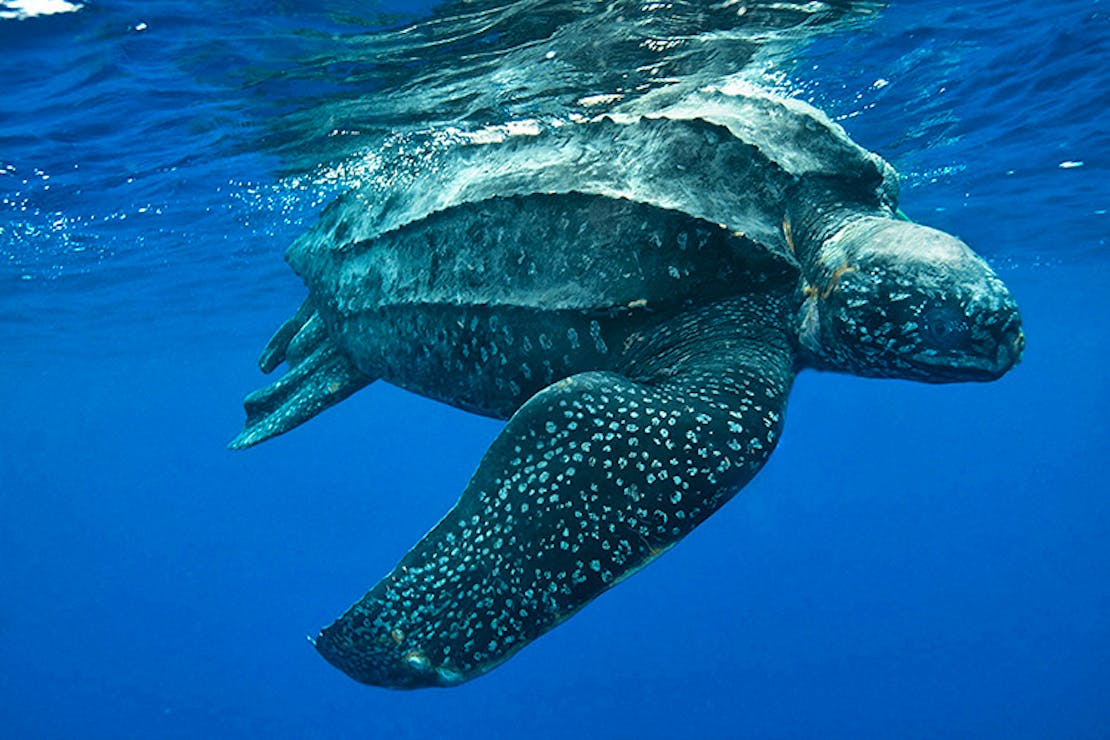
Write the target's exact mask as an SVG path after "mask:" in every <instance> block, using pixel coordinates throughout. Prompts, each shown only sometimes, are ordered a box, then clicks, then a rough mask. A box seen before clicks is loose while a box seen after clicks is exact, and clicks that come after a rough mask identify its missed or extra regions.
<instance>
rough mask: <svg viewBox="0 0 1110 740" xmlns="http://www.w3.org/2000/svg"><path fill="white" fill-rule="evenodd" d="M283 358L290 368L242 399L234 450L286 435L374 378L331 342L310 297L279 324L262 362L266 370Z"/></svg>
mask: <svg viewBox="0 0 1110 740" xmlns="http://www.w3.org/2000/svg"><path fill="white" fill-rule="evenodd" d="M282 361H285V362H288V363H289V371H288V372H287V373H285V375H283V376H282V377H281V378H280V379H279V380H278V381H277V382H276V383H273V384H271V385H268V386H266V387H265V388H260V389H259V390H257V391H255V392H253V393H251V394H250V395H249V396H247V397H246V399H245V400H244V401H243V406H244V408H245V409H246V411H247V421H246V424H245V425H244V427H243V431H242V432H240V433H239V436H237V437H236V438H235V439H233V440H232V441H231V443H230V444H229V445H228V446H229V447H230V448H231V449H233V450H238V449H243V448H244V447H251V446H252V445H256V444H258V443H259V442H264V441H265V440H267V439H269V438H270V437H275V436H277V435H279V434H284V433H285V432H288V431H289V430H290V429H292V428H293V427H296V426H298V425H300V424H302V423H303V422H305V421H308V420H309V419H311V418H312V417H313V416H315V415H316V414H318V413H320V412H321V411H323V410H324V409H326V408H328V407H329V406H333V405H335V404H337V403H339V402H340V401H342V400H343V399H344V398H347V397H348V396H350V395H351V394H352V393H354V392H355V391H357V390H359V389H360V388H362V387H364V386H366V385H367V384H369V383H370V382H371V381H372V380H373V378H371V377H369V376H367V375H366V374H365V373H363V372H362V371H360V370H359V369H358V368H357V367H356V366H355V365H354V363H353V362H351V360H350V358H348V357H347V355H346V354H345V353H344V352H343V351H342V350H341V349H339V348H338V347H337V346H336V345H335V343H334V342H332V340H331V338H330V337H329V336H328V333H327V328H326V327H325V326H324V320H323V319H322V318H320V314H319V313H317V312H316V310H315V308H313V306H312V303H311V301H310V300H308V301H305V302H304V304H303V305H302V306H301V308H300V310H298V311H297V313H296V315H295V316H293V318H291V319H289V320H288V321H286V322H285V323H284V324H282V325H281V327H280V328H279V329H278V330H277V332H276V333H275V334H274V336H273V338H272V339H270V341H269V343H267V345H266V348H265V349H264V350H263V351H262V356H261V357H260V358H259V360H258V364H259V367H261V368H262V371H263V372H267V373H268V372H271V371H272V370H273V369H274V368H276V367H277V366H278V365H280V364H281V363H282Z"/></svg>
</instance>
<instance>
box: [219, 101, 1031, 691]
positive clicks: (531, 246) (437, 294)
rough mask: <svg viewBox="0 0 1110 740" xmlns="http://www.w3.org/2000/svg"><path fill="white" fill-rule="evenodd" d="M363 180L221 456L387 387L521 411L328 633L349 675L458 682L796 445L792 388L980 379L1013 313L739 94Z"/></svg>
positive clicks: (952, 241) (307, 258) (848, 159)
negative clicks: (267, 381) (852, 380)
mask: <svg viewBox="0 0 1110 740" xmlns="http://www.w3.org/2000/svg"><path fill="white" fill-rule="evenodd" d="M457 138H458V139H459V141H458V142H456V145H455V146H452V147H446V148H443V149H442V150H441V151H440V152H439V154H437V155H435V156H433V157H431V158H430V159H429V160H428V161H427V162H425V165H424V166H421V167H410V168H409V169H410V170H412V171H411V172H410V173H409V174H408V175H406V178H400V177H398V178H397V180H396V181H395V182H393V183H391V186H390V187H389V188H388V189H385V190H379V191H370V190H368V189H367V188H363V189H356V190H353V191H351V192H349V193H347V194H346V195H344V196H342V197H340V198H339V199H338V200H337V201H336V202H335V203H333V204H332V205H331V206H329V207H328V208H327V209H326V210H325V212H324V214H323V216H322V217H321V219H320V221H319V223H318V224H317V225H316V226H315V227H314V228H313V229H312V230H311V231H310V232H308V233H307V234H306V235H305V236H303V237H301V238H300V239H299V240H298V241H297V242H295V243H294V244H293V245H292V246H291V247H290V248H289V250H288V253H287V255H286V258H287V260H288V261H289V263H290V264H291V265H292V267H293V269H294V270H296V272H297V273H298V274H299V275H300V276H301V277H302V278H303V279H304V281H305V283H306V284H307V286H308V291H309V295H308V298H307V300H306V301H305V303H304V305H303V306H302V307H301V309H300V310H299V311H298V312H297V313H296V315H295V316H294V317H293V318H292V319H290V320H289V321H288V322H286V323H285V324H284V325H283V326H282V327H281V328H280V329H279V330H278V332H277V334H276V335H275V336H274V338H273V339H272V340H271V341H270V343H269V345H268V346H267V347H266V349H265V350H264V352H263V354H262V357H261V360H260V364H261V367H262V369H263V370H264V371H266V372H269V371H271V370H273V369H274V368H275V367H277V366H278V365H279V364H280V363H281V362H282V361H285V362H287V363H288V364H289V371H288V372H287V373H286V374H285V376H284V377H282V378H281V379H280V380H279V381H277V382H276V383H274V384H273V385H271V386H269V387H267V388H264V389H262V390H260V391H256V392H255V393H253V394H251V395H250V396H249V397H248V398H247V400H246V409H247V422H246V428H245V429H244V431H243V432H242V433H241V434H240V435H239V437H237V438H236V439H235V440H234V441H233V442H232V445H231V446H232V447H234V448H240V447H247V446H250V445H253V444H256V443H258V442H261V441H263V440H265V439H267V438H268V437H271V436H273V435H276V434H281V433H283V432H285V431H288V430H289V429H291V428H293V427H294V426H296V425H298V424H300V423H301V422H303V421H305V420H306V419H308V418H310V417H311V416H313V415H314V414H316V413H318V412H319V411H321V410H322V409H324V408H326V407H328V406H330V405H332V404H334V403H336V402H338V401H340V400H342V399H343V398H345V397H346V396H348V395H350V394H351V393H353V392H354V391H356V390H358V389H359V388H361V387H363V386H365V385H366V384H368V383H370V382H372V381H373V380H377V379H381V380H385V381H387V382H390V383H394V384H396V385H399V386H401V387H404V388H407V389H410V390H412V391H415V392H417V393H420V394H422V395H425V396H430V397H432V398H435V399H439V400H441V401H445V402H447V403H450V404H452V405H454V406H458V407H461V408H464V409H467V410H470V411H474V412H477V413H481V414H486V415H489V416H493V417H498V418H503V419H508V423H507V424H506V426H505V428H504V430H503V431H502V432H501V433H500V435H499V436H498V437H497V439H496V440H495V441H494V443H493V445H492V446H491V447H490V449H489V451H488V452H487V453H486V455H485V457H484V458H483V459H482V461H481V463H480V465H479V466H478V469H477V472H475V474H474V476H473V478H472V479H471V480H470V483H469V484H468V485H467V487H466V490H465V491H463V493H462V496H461V497H460V498H459V501H458V503H457V504H456V505H455V507H454V508H453V509H451V511H450V512H448V514H447V515H446V516H445V517H444V518H443V519H442V521H440V522H439V524H437V525H436V526H435V528H434V529H432V530H431V532H429V533H428V534H427V535H426V536H425V537H424V538H423V539H422V540H420V542H419V543H417V545H416V546H415V547H414V548H413V549H412V550H411V551H410V552H409V553H408V554H407V555H406V556H405V557H404V558H403V559H402V560H401V562H400V563H399V564H398V565H397V567H396V568H395V569H394V570H393V572H392V573H390V574H389V575H388V576H386V577H385V578H384V579H382V580H381V582H379V583H378V584H377V585H376V586H374V588H373V589H371V590H370V592H369V593H367V594H366V596H364V597H363V598H362V600H360V601H359V602H358V603H356V604H355V605H354V606H352V607H351V608H350V609H349V610H348V611H347V612H346V613H345V614H344V615H343V616H341V617H340V618H339V619H338V620H337V621H336V622H335V623H333V624H332V625H330V626H329V627H327V628H325V629H324V630H323V631H322V632H320V634H319V635H318V636H317V637H316V639H315V646H316V648H317V650H318V651H319V652H320V653H321V654H322V655H323V656H324V657H325V658H327V660H329V661H330V662H332V663H333V664H334V665H336V666H337V667H339V668H341V669H342V670H344V671H345V672H347V673H348V674H349V675H350V676H352V677H353V678H355V679H357V680H359V681H362V682H365V683H370V684H376V685H380V686H387V687H392V688H417V687H424V686H449V685H454V684H458V683H460V682H462V681H466V680H468V679H471V678H474V677H475V676H478V675H480V674H482V673H484V672H486V671H488V670H490V669H491V668H493V667H495V666H497V665H498V664H500V663H501V662H503V661H504V660H506V659H507V658H509V657H510V656H511V655H513V654H514V653H515V652H516V651H517V650H519V649H520V648H522V647H523V646H524V645H526V644H528V643H529V642H530V641H532V640H534V639H536V638H537V637H538V636H540V635H541V634H543V633H544V632H546V631H548V630H550V629H551V628H553V627H555V626H556V625H558V624H559V623H560V622H562V621H563V620H565V619H567V618H568V617H570V616H571V615H572V614H574V613H575V612H577V611H578V610H579V609H580V608H582V607H583V606H584V605H585V604H587V603H588V602H589V601H590V600H592V599H593V598H595V597H596V596H598V595H599V594H600V593H602V592H603V591H605V590H607V589H609V588H611V587H612V586H614V585H616V584H617V583H619V582H620V581H621V580H623V579H624V578H627V577H628V576H629V575H631V574H633V573H635V572H636V571H638V570H639V569H640V568H642V567H644V566H645V565H646V564H647V563H649V562H651V561H652V560H653V559H655V558H656V557H658V556H659V555H660V554H661V553H663V552H665V551H667V550H668V549H669V548H671V547H673V546H674V545H675V544H676V543H677V542H678V541H679V540H681V539H682V538H683V537H684V536H685V535H687V534H688V533H689V532H690V531H691V530H693V529H694V527H696V526H697V525H698V524H699V523H701V522H702V521H703V520H705V519H706V517H708V516H709V515H710V514H712V513H713V512H714V511H716V510H717V509H718V508H719V507H720V506H721V505H722V504H723V503H724V502H726V501H727V500H728V499H729V498H730V497H732V496H733V494H735V493H736V492H737V491H738V490H740V488H742V487H743V486H744V485H745V484H746V483H747V482H748V481H749V480H751V478H752V476H754V475H755V473H756V472H757V471H758V470H759V469H760V467H761V466H762V465H763V464H764V462H765V461H766V460H767V457H768V455H769V454H770V453H771V450H772V448H773V447H774V446H775V443H776V441H777V440H778V438H779V433H780V430H781V427H782V422H783V413H784V408H785V404H786V397H787V394H788V392H789V390H790V386H791V382H792V380H793V377H794V375H795V373H796V372H798V370H799V369H801V368H807V367H808V368H818V369H823V370H836V371H843V372H850V373H855V374H858V375H866V376H878V377H894V378H909V379H914V380H921V381H926V382H948V381H961V380H991V379H994V378H998V377H999V376H1001V375H1002V374H1003V373H1005V372H1006V371H1007V370H1009V369H1010V368H1011V367H1012V366H1013V365H1014V364H1015V363H1016V362H1017V361H1018V360H1019V358H1020V356H1021V352H1022V348H1023V343H1024V338H1023V335H1022V333H1021V328H1020V323H1021V322H1020V318H1019V314H1018V309H1017V307H1016V305H1015V303H1014V300H1013V299H1012V298H1011V296H1010V293H1009V292H1008V291H1007V289H1006V287H1005V286H1004V285H1003V284H1002V282H1001V280H999V278H998V277H997V276H996V275H995V274H994V273H993V272H992V271H991V269H990V268H989V267H988V266H987V264H986V263H985V262H984V261H983V260H982V259H981V258H979V257H978V256H976V255H975V254H974V253H973V252H972V251H971V250H970V249H969V248H968V247H967V246H966V245H965V244H964V243H963V242H961V241H960V240H958V239H956V238H955V237H952V236H949V235H947V234H944V233H941V232H938V231H935V230H933V229H930V228H927V227H925V226H921V225H917V224H914V223H911V222H909V221H907V220H905V219H903V218H900V217H899V213H898V211H897V208H896V201H897V175H896V174H895V173H894V171H893V169H892V168H891V167H890V166H889V165H888V164H886V163H885V162H884V161H883V160H882V159H881V158H879V157H878V156H877V155H875V154H872V153H870V152H867V151H866V150H864V149H862V148H860V147H859V146H857V145H855V144H854V143H852V142H851V141H850V140H849V139H848V137H847V136H846V134H845V133H844V132H843V130H842V129H841V128H840V127H839V126H837V125H836V124H834V123H832V122H830V121H829V120H828V118H826V117H825V116H824V115H823V114H822V113H820V112H819V111H817V110H815V109H814V108H812V107H810V106H808V105H806V104H804V103H801V102H798V101H795V100H790V99H783V98H780V97H776V96H774V95H770V94H766V93H762V92H759V91H756V90H751V89H741V90H733V91H729V92H727V93H726V92H724V91H720V90H717V91H708V92H706V91H703V92H702V93H699V95H698V96H697V97H696V98H687V99H686V100H684V101H682V102H678V103H672V104H670V105H667V106H663V107H661V108H660V109H658V110H655V111H653V112H651V113H650V114H645V115H619V116H618V115H610V116H604V117H599V118H596V119H589V120H586V119H582V120H578V121H574V122H567V123H564V124H563V125H561V126H556V125H550V124H545V125H540V124H536V123H525V124H516V125H515V126H511V127H502V128H493V129H489V130H485V131H482V132H479V134H475V135H469V136H463V135H461V134H460V135H459V136H458V137H457Z"/></svg>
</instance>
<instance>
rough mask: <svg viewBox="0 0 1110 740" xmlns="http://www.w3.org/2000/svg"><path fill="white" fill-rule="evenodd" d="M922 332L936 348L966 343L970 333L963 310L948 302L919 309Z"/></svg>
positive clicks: (949, 347)
mask: <svg viewBox="0 0 1110 740" xmlns="http://www.w3.org/2000/svg"><path fill="white" fill-rule="evenodd" d="M921 324H922V330H921V331H922V334H923V336H924V337H925V340H926V341H927V342H928V343H929V344H930V345H931V346H933V347H936V348H938V349H952V348H954V347H959V346H961V345H963V344H966V343H967V340H968V337H969V336H970V335H971V327H970V326H968V322H967V317H966V316H964V313H963V311H961V310H959V309H958V308H957V307H955V306H953V305H951V304H948V303H942V304H933V305H926V306H925V308H924V309H923V310H922V311H921Z"/></svg>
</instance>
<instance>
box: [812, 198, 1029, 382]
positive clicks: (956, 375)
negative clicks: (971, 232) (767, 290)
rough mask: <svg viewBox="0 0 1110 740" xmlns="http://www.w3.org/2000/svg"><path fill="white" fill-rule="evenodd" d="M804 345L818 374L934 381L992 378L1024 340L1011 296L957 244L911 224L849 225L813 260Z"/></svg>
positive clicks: (872, 220) (1016, 355)
mask: <svg viewBox="0 0 1110 740" xmlns="http://www.w3.org/2000/svg"><path fill="white" fill-rule="evenodd" d="M806 277H807V279H806V281H805V284H804V286H803V288H802V291H803V301H802V309H801V312H800V314H799V327H798V329H799V331H798V337H799V341H800V344H801V347H802V351H803V355H804V356H805V357H806V359H807V360H808V361H809V362H810V363H811V364H813V365H814V366H816V367H819V368H824V369H829V370H839V371H843V372H850V373H854V374H857V375H865V376H872V377H889V378H904V379H907V380H919V381H925V382H929V383H947V382H956V381H966V380H980V381H985V380H994V379H996V378H999V377H1001V376H1002V375H1004V374H1005V373H1006V371H1008V370H1009V369H1010V368H1012V367H1013V366H1014V365H1016V364H1017V362H1018V361H1019V360H1020V359H1021V353H1022V349H1023V348H1024V344H1025V338H1024V336H1023V334H1022V332H1021V316H1020V314H1019V313H1018V308H1017V304H1016V303H1015V302H1014V299H1013V297H1012V296H1011V295H1010V292H1009V290H1007V289H1006V286H1005V285H1004V284H1003V283H1002V281H1001V280H1000V279H999V278H998V276H997V275H995V274H994V272H993V271H992V270H991V268H990V267H988V266H987V263H986V262H984V261H983V260H982V258H980V257H979V256H978V255H976V254H975V253H974V252H972V251H971V249H970V248H969V247H968V246H967V245H966V244H964V243H963V242H962V241H960V240H959V239H956V238H955V237H953V236H950V235H948V234H945V233H943V232H940V231H937V230H935V229H930V228H928V227H925V226H921V225H918V224H914V223H911V222H908V221H897V220H894V219H890V218H878V217H870V216H869V217H865V218H860V219H856V220H853V221H850V222H848V223H847V225H845V226H843V227H842V228H841V229H839V230H838V231H837V232H836V233H835V234H833V235H832V236H831V237H830V238H829V239H827V240H826V241H825V242H824V243H823V244H822V245H821V246H820V248H819V249H818V250H817V252H816V253H815V254H814V259H813V260H812V261H811V263H810V266H809V269H808V270H807V276H806Z"/></svg>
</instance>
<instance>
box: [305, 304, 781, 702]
mask: <svg viewBox="0 0 1110 740" xmlns="http://www.w3.org/2000/svg"><path fill="white" fill-rule="evenodd" d="M707 314H709V316H708V320H707V321H705V322H702V323H701V324H698V323H696V322H687V323H682V322H678V323H677V324H676V325H675V326H672V327H671V329H672V331H670V332H669V334H670V338H671V340H672V341H670V342H669V343H666V344H667V346H666V348H664V349H661V350H659V351H658V352H655V353H654V354H653V355H652V356H650V357H646V358H644V359H643V361H641V362H634V363H632V365H631V366H630V367H628V368H626V371H627V373H628V374H627V375H625V374H618V373H615V372H585V373H581V374H578V375H574V376H572V377H569V378H566V379H564V380H561V381H559V382H556V383H555V384H553V385H551V386H549V387H547V388H546V389H544V390H543V391H541V392H539V393H538V394H536V395H535V396H533V397H532V398H531V399H530V400H529V401H528V402H527V403H525V404H524V405H523V406H522V407H521V408H520V409H519V410H518V411H517V413H516V414H515V415H514V416H513V417H512V418H511V419H510V420H509V422H508V424H507V425H506V427H505V429H504V430H503V431H502V433H501V434H500V435H499V436H498V437H497V439H496V440H495V441H494V443H493V445H492V446H491V447H490V449H489V451H488V452H487V453H486V455H485V457H484V458H483V460H482V462H481V464H480V466H479V467H478V470H477V472H476V473H475V474H474V477H473V478H472V479H471V481H470V483H469V485H468V486H467V488H466V490H465V492H464V493H463V494H462V496H461V497H460V499H459V501H458V503H457V504H456V505H455V507H454V508H453V509H452V510H451V511H450V512H449V513H448V514H447V516H446V517H445V518H444V519H443V520H442V521H441V522H440V523H439V524H438V525H437V526H436V527H435V528H434V529H433V530H432V531H431V532H429V533H428V534H427V535H426V536H425V537H424V538H423V539H422V540H421V541H420V542H419V543H418V544H417V545H416V547H415V548H413V549H412V551H410V552H409V553H408V554H407V555H406V556H405V557H404V559H402V560H401V562H400V563H399V564H398V565H397V567H396V568H395V569H394V570H393V572H392V573H391V574H390V575H388V576H387V577H386V578H384V579H383V580H382V581H381V582H380V583H378V584H377V585H376V586H375V587H374V588H373V589H372V590H371V591H370V592H369V593H367V594H366V596H364V597H363V598H362V600H360V601H359V602H358V603H356V604H355V605H354V606H352V607H351V608H350V609H349V610H348V611H347V612H346V613H345V614H344V615H343V616H342V617H340V618H339V619H338V620H337V621H335V622H334V623H333V624H332V625H330V626H329V627H327V628H325V629H324V630H323V631H322V632H321V633H320V634H319V636H318V637H317V638H316V640H315V642H314V644H315V646H316V649H317V650H318V651H319V652H320V653H321V654H322V655H323V656H324V657H325V658H326V659H327V660H328V661H330V662H331V663H332V664H334V665H335V666H336V667H338V668H340V669H341V670H343V671H345V672H346V673H347V674H349V675H350V676H351V677H352V678H354V679H356V680H358V681H361V682H363V683H368V684H374V685H378V686H384V687H389V688H397V689H411V688H421V687H429V686H450V685H454V684H458V683H461V682H463V681H466V680H469V679H472V678H474V677H476V676H479V675H481V674H483V673H485V672H486V671H489V670H490V669H492V668H494V667H496V666H497V665H498V664H500V663H502V662H503V661H505V660H507V659H508V658H509V657H510V656H512V655H513V654H514V653H515V652H516V651H517V650H519V649H520V648H522V647H523V646H524V645H526V644H528V643H529V642H531V641H532V640H534V639H536V638H537V637H539V636H540V635H542V634H543V633H545V632H547V631H548V630H550V629H552V628H553V627H555V626H556V625H558V624H559V623H561V622H562V621H564V620H565V619H567V618H568V617H570V616H571V615H573V614H574V613H575V612H577V611H578V610H579V609H581V608H582V607H583V606H585V605H586V604H587V603H588V602H590V601H591V600H592V599H594V598H595V597H596V596H598V595H599V594H601V593H602V592H604V591H606V590H607V589H609V588H611V587H612V586H614V585H616V584H617V583H619V582H620V581H621V580H623V579H624V578H627V577H628V576H630V575H632V574H633V573H635V572H636V571H638V570H639V569H640V568H642V567H644V566H645V565H647V564H648V563H649V562H651V561H652V560H653V559H655V558H656V557H657V556H659V555H660V554H661V553H663V552H665V551H666V550H668V549H669V548H670V547H672V546H673V545H675V544H676V543H677V542H678V541H679V540H680V539H682V538H683V537H684V536H685V535H687V534H688V533H689V532H690V531H692V530H693V529H694V528H695V527H696V526H697V525H698V524H699V523H701V522H702V521H703V520H705V519H706V517H708V516H709V515H710V514H712V513H713V512H714V511H715V510H717V508H719V507H720V506H721V505H722V504H723V503H724V502H725V501H727V500H728V499H729V498H730V497H731V496H732V495H733V494H735V493H736V492H737V491H738V490H739V489H740V488H741V487H742V486H743V485H745V484H746V483H747V482H748V481H749V480H750V479H751V478H752V476H753V475H755V473H756V472H757V471H758V470H759V468H760V467H761V466H762V465H763V463H764V462H765V460H766V459H767V456H768V455H769V454H770V452H771V450H772V448H773V447H774V445H775V442H776V441H777V438H778V434H779V431H780V426H781V422H782V415H783V410H784V404H785V401H786V396H787V392H788V389H789V386H790V383H791V380H792V378H793V351H792V349H791V348H790V346H789V344H788V342H787V341H786V339H785V337H784V336H783V335H782V334H779V333H772V334H770V335H768V334H767V333H766V332H762V333H760V332H757V333H758V334H759V336H754V337H753V336H750V335H749V336H748V337H747V338H741V339H737V338H736V336H735V335H731V336H725V335H726V334H727V332H726V331H721V327H722V326H724V327H725V328H726V329H730V327H728V326H727V325H728V323H729V322H728V320H727V319H728V318H729V317H728V315H727V314H726V315H722V314H721V313H719V312H718V313H717V314H713V313H712V312H707ZM744 328H748V327H746V326H745V327H744ZM714 333H716V336H714ZM707 334H708V336H707ZM633 378H637V379H633Z"/></svg>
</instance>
